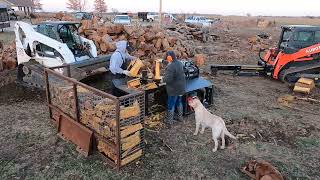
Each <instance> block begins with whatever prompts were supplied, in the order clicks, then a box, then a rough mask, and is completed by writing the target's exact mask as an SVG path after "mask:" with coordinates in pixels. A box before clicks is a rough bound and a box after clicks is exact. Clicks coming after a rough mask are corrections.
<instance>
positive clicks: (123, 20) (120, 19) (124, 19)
mask: <svg viewBox="0 0 320 180" xmlns="http://www.w3.org/2000/svg"><path fill="white" fill-rule="evenodd" d="M113 23H114V24H122V25H131V18H130V17H129V16H128V15H116V17H115V18H114V21H113Z"/></svg>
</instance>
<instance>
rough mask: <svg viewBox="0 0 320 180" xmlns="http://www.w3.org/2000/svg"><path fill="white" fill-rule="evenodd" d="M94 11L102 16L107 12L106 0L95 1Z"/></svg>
mask: <svg viewBox="0 0 320 180" xmlns="http://www.w3.org/2000/svg"><path fill="white" fill-rule="evenodd" d="M94 9H95V10H96V11H97V12H98V13H100V14H101V13H104V12H107V4H106V2H105V0H94Z"/></svg>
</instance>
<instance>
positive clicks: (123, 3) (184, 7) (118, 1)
mask: <svg viewBox="0 0 320 180" xmlns="http://www.w3.org/2000/svg"><path fill="white" fill-rule="evenodd" d="M87 1H88V2H89V7H88V10H89V11H92V10H93V1H94V0H87ZM41 2H42V3H43V9H44V10H45V11H67V10H68V9H67V8H66V2H67V0H42V1H41ZM106 3H107V5H108V11H109V12H110V11H111V9H113V8H114V9H117V10H119V11H123V12H126V11H131V12H138V11H158V9H159V0H106ZM319 7H320V0H305V1H295V0H267V1H265V0H163V11H166V12H170V13H205V14H223V15H246V14H247V13H250V14H252V15H273V16H320V10H319Z"/></svg>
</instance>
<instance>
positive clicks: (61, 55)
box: [15, 21, 110, 88]
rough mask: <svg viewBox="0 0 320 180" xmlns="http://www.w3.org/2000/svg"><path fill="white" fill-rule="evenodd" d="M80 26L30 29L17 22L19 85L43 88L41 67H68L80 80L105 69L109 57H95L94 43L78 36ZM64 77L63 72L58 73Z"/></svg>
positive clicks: (55, 24) (60, 24) (62, 23)
mask: <svg viewBox="0 0 320 180" xmlns="http://www.w3.org/2000/svg"><path fill="white" fill-rule="evenodd" d="M78 28H79V23H75V22H65V21H50V22H43V23H40V24H38V25H31V24H28V23H25V22H16V24H15V35H16V49H17V60H18V77H17V79H18V82H23V83H24V84H28V85H32V86H35V87H39V88H44V85H45V80H44V76H43V72H44V67H49V68H50V67H58V66H65V65H69V66H70V69H71V72H70V75H71V77H72V78H75V79H77V80H81V79H83V78H86V77H88V76H90V75H91V74H92V73H93V72H94V70H96V69H98V68H101V67H107V64H108V63H109V60H110V55H106V56H98V55H97V49H96V46H95V44H94V43H93V41H91V40H88V39H86V38H84V37H81V36H80V35H78ZM58 71H59V72H60V73H63V74H65V75H67V72H66V70H65V69H63V68H60V69H58Z"/></svg>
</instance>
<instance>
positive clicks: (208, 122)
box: [188, 96, 236, 152]
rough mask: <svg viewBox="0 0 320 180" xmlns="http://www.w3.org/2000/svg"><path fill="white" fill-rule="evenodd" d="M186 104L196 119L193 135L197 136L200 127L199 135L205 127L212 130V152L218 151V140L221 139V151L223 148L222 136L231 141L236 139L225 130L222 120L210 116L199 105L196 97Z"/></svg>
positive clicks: (200, 104)
mask: <svg viewBox="0 0 320 180" xmlns="http://www.w3.org/2000/svg"><path fill="white" fill-rule="evenodd" d="M188 104H189V106H191V107H192V108H193V109H194V112H195V119H196V130H195V132H194V135H197V134H198V131H199V128H200V125H201V127H202V129H201V131H200V133H201V134H203V133H204V130H205V128H206V127H210V128H211V129H212V139H213V140H214V149H213V150H212V151H213V152H216V151H217V149H218V138H219V137H221V139H222V145H221V149H224V148H225V138H224V136H225V135H226V136H229V137H230V138H232V139H236V137H234V136H233V135H232V134H231V133H230V132H229V131H228V130H227V128H226V125H225V123H224V121H223V119H222V118H221V117H219V116H216V115H213V114H211V113H210V112H209V111H208V110H207V109H206V108H205V107H204V106H203V105H202V103H201V101H200V100H199V99H198V97H196V96H194V97H192V98H189V99H188Z"/></svg>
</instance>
